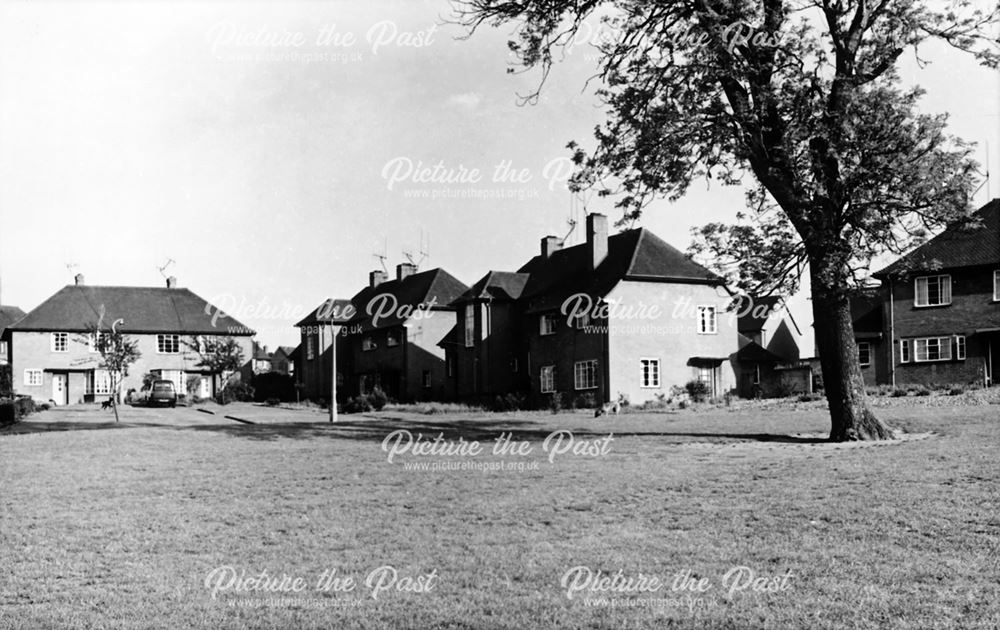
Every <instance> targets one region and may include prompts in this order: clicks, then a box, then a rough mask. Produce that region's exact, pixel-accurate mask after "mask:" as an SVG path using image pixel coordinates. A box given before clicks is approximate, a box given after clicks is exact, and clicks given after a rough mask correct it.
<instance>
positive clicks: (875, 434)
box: [810, 259, 893, 442]
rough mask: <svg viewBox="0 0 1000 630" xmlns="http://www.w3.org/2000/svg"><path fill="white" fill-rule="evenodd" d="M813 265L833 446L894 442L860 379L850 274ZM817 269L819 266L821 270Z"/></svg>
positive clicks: (819, 347) (817, 327)
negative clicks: (852, 313)
mask: <svg viewBox="0 0 1000 630" xmlns="http://www.w3.org/2000/svg"><path fill="white" fill-rule="evenodd" d="M820 265H822V263H816V262H815V259H814V262H811V263H810V279H811V282H812V303H813V321H814V326H815V334H816V352H817V353H818V354H819V358H820V365H821V366H822V368H823V388H824V390H825V392H826V400H827V402H828V403H829V406H830V420H831V428H830V441H832V442H846V441H854V440H890V439H892V438H893V433H892V429H890V428H889V427H888V426H887V425H886V424H884V423H883V422H881V421H880V420H879V419H878V418H877V417H876V416H875V414H874V413H873V412H872V410H871V409H870V408H869V406H868V396H867V394H866V393H865V383H864V379H863V377H862V376H861V365H860V364H859V362H858V353H857V349H856V348H857V346H856V344H855V341H854V326H853V324H852V320H851V305H850V300H849V296H848V293H847V290H846V282H845V280H846V274H842V273H838V272H839V271H841V270H839V269H831V267H830V265H829V264H827V265H825V266H826V269H825V270H824V269H823V268H822V267H821V266H820ZM817 267H819V268H818V269H817Z"/></svg>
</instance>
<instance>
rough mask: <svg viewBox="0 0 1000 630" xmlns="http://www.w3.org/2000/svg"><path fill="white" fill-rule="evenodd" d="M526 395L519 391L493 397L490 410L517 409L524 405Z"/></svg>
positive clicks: (522, 407)
mask: <svg viewBox="0 0 1000 630" xmlns="http://www.w3.org/2000/svg"><path fill="white" fill-rule="evenodd" d="M526 402H527V397H526V396H525V395H524V394H522V393H520V392H511V393H509V394H504V395H503V396H497V397H496V398H494V399H493V404H492V405H491V406H490V411H501V412H503V411H519V410H521V409H524V408H525V406H526Z"/></svg>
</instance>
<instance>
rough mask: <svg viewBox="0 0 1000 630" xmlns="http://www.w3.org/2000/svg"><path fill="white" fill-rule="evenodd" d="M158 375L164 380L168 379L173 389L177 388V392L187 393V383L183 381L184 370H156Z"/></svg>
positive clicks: (179, 393)
mask: <svg viewBox="0 0 1000 630" xmlns="http://www.w3.org/2000/svg"><path fill="white" fill-rule="evenodd" d="M158 371H159V374H160V375H159V377H158V378H161V379H163V380H165V381H170V382H171V383H173V384H174V389H176V390H177V394H178V395H181V394H186V393H187V383H185V381H184V370H158Z"/></svg>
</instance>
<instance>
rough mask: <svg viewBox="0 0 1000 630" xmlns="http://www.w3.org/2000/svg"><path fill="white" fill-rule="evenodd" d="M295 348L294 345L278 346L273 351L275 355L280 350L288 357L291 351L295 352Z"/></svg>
mask: <svg viewBox="0 0 1000 630" xmlns="http://www.w3.org/2000/svg"><path fill="white" fill-rule="evenodd" d="M295 348H296V346H278V349H277V350H275V351H274V354H275V355H277V354H278V353H279V352H280V353H281V354H283V355H285V356H286V357H290V356H292V353H293V352H295Z"/></svg>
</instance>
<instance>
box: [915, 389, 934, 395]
mask: <svg viewBox="0 0 1000 630" xmlns="http://www.w3.org/2000/svg"><path fill="white" fill-rule="evenodd" d="M914 395H916V396H930V395H931V390H929V389H927V388H926V387H921V388H920V389H918V390H917V391H916V392H915V394H914Z"/></svg>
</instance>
